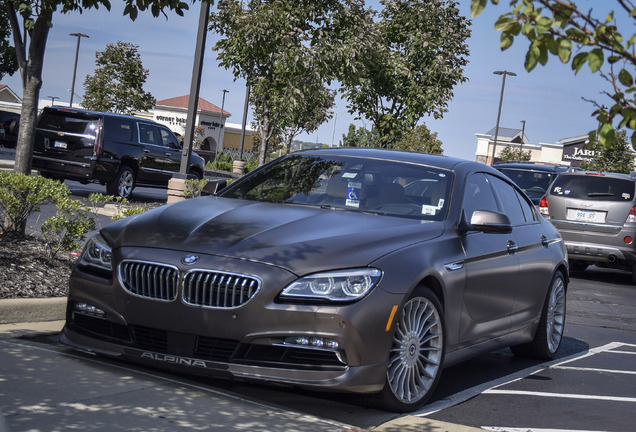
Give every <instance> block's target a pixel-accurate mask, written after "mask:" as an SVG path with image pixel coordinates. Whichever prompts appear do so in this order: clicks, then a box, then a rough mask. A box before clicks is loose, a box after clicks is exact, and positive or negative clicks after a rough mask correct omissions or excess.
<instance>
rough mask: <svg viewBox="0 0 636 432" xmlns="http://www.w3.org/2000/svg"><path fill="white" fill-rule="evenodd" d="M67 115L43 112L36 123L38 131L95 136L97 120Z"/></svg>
mask: <svg viewBox="0 0 636 432" xmlns="http://www.w3.org/2000/svg"><path fill="white" fill-rule="evenodd" d="M68 114H69V113H64V112H60V111H58V112H49V111H44V112H43V113H42V115H41V116H40V119H39V121H38V128H39V129H47V130H50V131H56V132H57V131H60V132H65V133H74V134H78V135H90V136H92V137H94V136H95V134H96V131H97V127H98V125H99V119H98V118H80V117H72V116H70V115H68Z"/></svg>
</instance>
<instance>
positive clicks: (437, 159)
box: [61, 149, 568, 411]
mask: <svg viewBox="0 0 636 432" xmlns="http://www.w3.org/2000/svg"><path fill="white" fill-rule="evenodd" d="M567 283H568V264H567V259H566V252H565V247H564V246H563V243H562V240H561V237H560V236H559V234H558V232H557V230H556V229H555V228H554V227H553V226H552V225H551V224H550V223H549V222H548V221H547V220H545V219H544V218H543V217H541V216H540V215H539V214H538V212H537V211H536V209H535V207H534V206H533V205H532V203H531V202H530V201H529V199H528V198H527V197H526V196H525V195H524V194H523V193H522V192H521V191H520V190H519V188H518V187H517V186H515V185H514V184H513V183H512V182H511V181H510V180H509V179H507V178H506V177H505V176H504V175H502V174H500V173H499V172H498V171H496V170H494V169H492V168H490V167H488V166H486V165H483V164H479V163H475V162H469V161H465V160H461V159H455V158H450V157H444V156H432V155H424V154H411V153H402V152H393V151H382V150H370V149H323V150H314V151H306V152H297V153H292V154H290V155H287V156H284V157H282V158H279V159H277V160H275V161H273V162H271V163H269V164H267V165H265V166H263V167H261V168H259V169H257V170H255V171H253V172H251V173H249V174H248V175H246V176H244V177H243V178H241V179H240V180H238V181H236V182H235V183H233V184H232V185H230V186H229V187H226V188H225V189H223V190H222V191H221V192H220V193H219V194H218V196H208V197H201V198H196V199H190V200H185V201H181V202H178V203H175V204H171V205H166V206H163V207H160V208H157V209H154V210H151V211H149V212H146V213H145V214H142V215H139V216H134V217H130V218H127V219H123V220H120V221H118V222H115V223H112V224H111V225H109V226H107V227H105V228H103V229H102V230H101V232H100V233H99V234H98V235H96V236H95V237H94V238H92V239H91V240H90V241H89V242H88V243H87V245H86V247H85V249H84V251H83V253H82V255H81V257H80V258H79V260H78V262H77V265H76V267H75V269H74V270H73V273H72V275H71V280H70V292H69V296H68V309H67V316H66V325H65V327H64V330H63V333H62V335H61V340H62V342H63V343H65V344H67V345H70V346H73V347H76V348H78V349H82V350H90V351H93V352H96V353H101V354H105V355H109V356H116V357H119V358H122V359H127V360H130V361H135V362H139V363H143V364H148V365H152V366H155V367H164V368H166V369H172V370H176V371H183V372H189V373H195V374H203V375H210V376H222V377H233V378H236V379H244V380H262V381H270V382H278V383H286V384H290V385H296V386H301V387H305V388H314V389H327V390H339V391H348V392H359V393H376V394H377V395H378V398H379V399H380V400H381V401H382V402H383V403H384V406H385V407H386V409H389V410H394V411H410V410H414V409H416V408H418V407H420V406H422V405H423V404H424V403H425V402H426V401H427V399H428V398H429V397H430V396H431V394H432V393H433V391H434V389H435V386H436V384H437V382H438V380H439V378H440V374H441V373H442V369H443V368H444V367H445V366H449V365H451V364H454V363H457V362H460V361H463V360H466V359H468V358H471V357H474V356H476V355H479V354H483V353H486V352H489V351H492V350H494V349H498V348H501V347H506V346H511V347H512V350H513V352H514V353H515V354H522V355H528V356H533V357H538V358H542V359H549V358H553V357H554V355H555V353H556V352H557V350H558V348H559V345H560V343H561V338H562V335H563V329H564V322H565V309H566V305H565V294H566V288H567Z"/></svg>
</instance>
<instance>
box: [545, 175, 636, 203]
mask: <svg viewBox="0 0 636 432" xmlns="http://www.w3.org/2000/svg"><path fill="white" fill-rule="evenodd" d="M635 184H636V183H635V182H634V181H633V180H629V179H621V178H616V177H603V176H587V175H576V176H572V175H570V176H568V175H560V176H559V177H558V178H557V179H556V181H555V182H554V184H553V185H552V188H551V189H550V195H557V196H564V197H568V198H577V199H584V200H597V201H623V202H625V201H632V200H633V199H634V190H635Z"/></svg>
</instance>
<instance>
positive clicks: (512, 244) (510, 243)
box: [506, 240, 519, 254]
mask: <svg viewBox="0 0 636 432" xmlns="http://www.w3.org/2000/svg"><path fill="white" fill-rule="evenodd" d="M506 249H508V253H509V254H513V253H515V252H517V250H518V249H519V246H517V244H516V243H515V242H513V241H512V240H508V244H507V245H506Z"/></svg>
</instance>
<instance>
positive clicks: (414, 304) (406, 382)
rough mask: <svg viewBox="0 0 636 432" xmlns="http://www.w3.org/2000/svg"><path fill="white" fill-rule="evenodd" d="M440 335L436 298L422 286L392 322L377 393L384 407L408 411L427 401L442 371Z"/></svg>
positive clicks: (441, 323)
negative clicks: (381, 386)
mask: <svg viewBox="0 0 636 432" xmlns="http://www.w3.org/2000/svg"><path fill="white" fill-rule="evenodd" d="M444 336H445V327H444V316H443V312H442V307H441V305H440V302H439V300H438V299H437V297H436V296H435V295H434V294H433V293H432V292H431V291H430V290H428V289H423V290H421V291H420V292H418V293H416V294H415V295H413V296H412V297H411V298H410V299H409V300H408V301H407V302H406V303H405V304H404V306H403V307H402V311H401V314H400V319H399V321H398V322H397V323H396V329H395V334H394V336H393V346H392V348H391V352H390V354H389V362H388V367H387V371H386V382H385V385H384V389H383V390H382V392H381V393H380V397H381V398H382V402H383V403H384V405H385V407H386V408H388V409H390V410H391V411H396V412H409V411H413V410H415V409H417V408H419V407H421V406H422V405H424V404H425V403H426V402H427V401H428V399H429V398H430V397H431V395H432V394H433V391H434V390H435V387H436V385H437V382H438V381H439V377H440V375H441V372H442V366H443V362H444Z"/></svg>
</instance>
